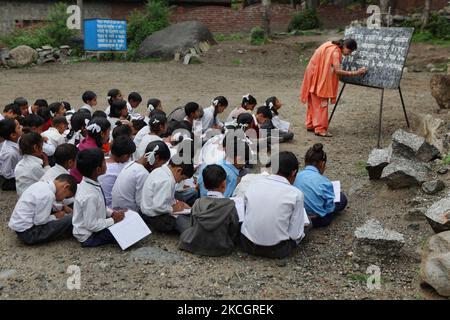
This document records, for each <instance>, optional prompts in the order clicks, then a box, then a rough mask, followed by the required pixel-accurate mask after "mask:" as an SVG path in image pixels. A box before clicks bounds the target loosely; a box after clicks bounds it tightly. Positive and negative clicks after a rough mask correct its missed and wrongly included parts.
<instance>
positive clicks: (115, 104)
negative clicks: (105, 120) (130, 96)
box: [109, 100, 127, 118]
mask: <svg viewBox="0 0 450 320" xmlns="http://www.w3.org/2000/svg"><path fill="white" fill-rule="evenodd" d="M126 108H127V102H126V101H124V100H114V101H112V103H111V108H110V110H109V116H110V117H112V118H120V111H122V110H123V109H126Z"/></svg>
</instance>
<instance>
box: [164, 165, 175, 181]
mask: <svg viewBox="0 0 450 320" xmlns="http://www.w3.org/2000/svg"><path fill="white" fill-rule="evenodd" d="M161 169H162V170H163V171H164V172H165V173H166V174H167V175H168V176H169V177H171V178H172V180H173V182H174V183H176V180H175V177H174V176H173V173H172V170H170V168H169V166H168V165H166V164H165V165H163V166H162V167H161Z"/></svg>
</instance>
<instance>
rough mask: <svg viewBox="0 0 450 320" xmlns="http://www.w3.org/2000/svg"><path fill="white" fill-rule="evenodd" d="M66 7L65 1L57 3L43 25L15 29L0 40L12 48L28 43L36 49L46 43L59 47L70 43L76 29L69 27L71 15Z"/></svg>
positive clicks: (27, 44)
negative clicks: (68, 20) (68, 22)
mask: <svg viewBox="0 0 450 320" xmlns="http://www.w3.org/2000/svg"><path fill="white" fill-rule="evenodd" d="M66 8H67V5H66V4H65V3H56V4H55V5H53V7H52V8H51V9H50V12H49V15H48V16H47V22H46V23H45V24H44V25H43V26H41V27H38V28H35V29H15V30H13V31H12V32H11V33H9V34H7V35H5V36H2V37H1V38H0V41H1V42H2V43H4V44H5V45H6V46H8V47H10V48H15V47H17V46H20V45H26V46H30V47H32V48H34V49H36V48H39V47H42V46H44V45H51V46H54V47H57V46H60V45H64V44H68V43H69V42H70V40H71V39H72V38H73V37H74V36H75V34H76V31H75V30H70V29H69V28H67V25H66V22H67V18H68V17H69V15H68V14H67V12H66Z"/></svg>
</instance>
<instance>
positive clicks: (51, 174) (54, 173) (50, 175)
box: [41, 164, 70, 182]
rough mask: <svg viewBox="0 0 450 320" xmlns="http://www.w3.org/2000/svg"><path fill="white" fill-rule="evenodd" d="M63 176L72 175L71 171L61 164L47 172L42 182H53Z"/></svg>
mask: <svg viewBox="0 0 450 320" xmlns="http://www.w3.org/2000/svg"><path fill="white" fill-rule="evenodd" d="M62 174H70V173H69V171H68V170H67V169H66V168H64V167H63V166H61V165H59V164H55V165H54V166H53V167H51V168H50V169H48V170H47V172H45V174H44V175H43V176H42V178H41V181H48V182H53V181H54V180H55V179H56V178H57V177H59V176H60V175H62Z"/></svg>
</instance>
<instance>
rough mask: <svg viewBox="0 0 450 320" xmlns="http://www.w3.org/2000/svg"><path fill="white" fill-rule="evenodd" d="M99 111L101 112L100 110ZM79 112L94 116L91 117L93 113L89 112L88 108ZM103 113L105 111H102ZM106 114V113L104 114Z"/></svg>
mask: <svg viewBox="0 0 450 320" xmlns="http://www.w3.org/2000/svg"><path fill="white" fill-rule="evenodd" d="M98 111H100V110H98ZM77 112H79V113H85V114H88V115H89V116H92V115H91V112H90V111H89V110H88V109H86V108H81V109H78V111H77ZM95 112H96V111H94V113H95ZM102 112H103V111H102ZM103 113H104V112H103ZM105 118H106V113H105Z"/></svg>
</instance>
